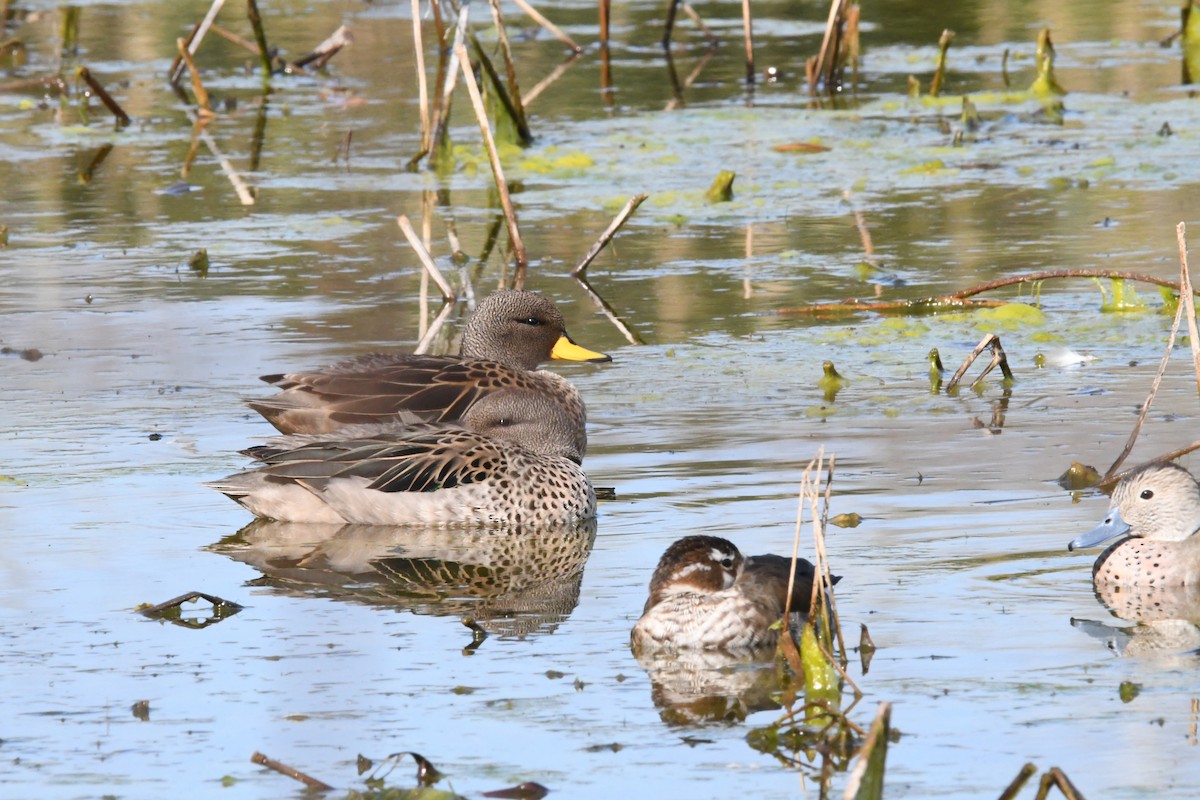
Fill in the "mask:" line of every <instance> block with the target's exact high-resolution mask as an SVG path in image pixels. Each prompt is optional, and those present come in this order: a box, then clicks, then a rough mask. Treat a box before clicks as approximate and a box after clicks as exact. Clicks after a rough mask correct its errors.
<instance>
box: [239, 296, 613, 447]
mask: <svg viewBox="0 0 1200 800" xmlns="http://www.w3.org/2000/svg"><path fill="white" fill-rule="evenodd" d="M551 358H554V359H565V360H571V361H591V362H604V361H611V360H612V358H611V357H610V356H607V355H605V354H603V353H597V352H594V351H592V350H588V349H586V348H584V347H580V346H579V345H577V344H575V342H573V341H572V340H571V338H570V337H569V336H568V335H567V332H566V323H565V322H564V320H563V316H562V313H561V312H560V311H559V310H558V308H557V307H556V306H555V305H554V303H553V302H551V301H550V300H548V299H546V298H545V297H542V296H541V295H538V294H533V293H531V292H524V291H511V290H510V291H500V292H496V293H495V294H492V295H490V296H489V297H487V298H486V299H485V300H483V301H482V302H481V303H480V304H479V306H478V308H476V310H475V313H474V314H472V315H471V318H470V319H469V320H468V321H467V325H466V328H465V329H464V331H463V337H462V347H461V350H460V353H459V355H457V356H433V355H414V354H411V353H370V354H367V355H362V356H357V357H355V358H350V359H347V360H345V361H341V362H338V363H337V364H333V365H331V366H328V367H323V368H320V369H316V370H311V371H307V372H291V373H283V374H277V375H264V376H263V377H262V380H264V381H266V382H267V383H269V384H271V385H273V386H275V387H277V388H278V389H280V390H281V391H280V392H279V393H278V394H276V395H274V396H272V397H268V398H263V399H253V400H248V401H247V404H248V405H249V406H250V407H251V408H253V409H254V410H255V411H257V412H258V413H260V414H262V415H263V417H265V418H266V420H267V421H268V422H270V423H271V424H272V425H274V426H275V428H276V429H277V430H279V431H280V432H281V433H285V434H293V433H303V434H321V433H332V432H334V431H337V430H340V429H342V428H344V427H346V426H350V425H358V424H365V423H386V422H393V421H395V420H396V419H398V418H399V417H400V416H401V415H405V414H407V415H413V416H415V417H419V418H420V419H423V420H425V421H428V422H452V421H455V420H459V419H461V418H462V417H463V415H464V414H466V413H467V411H468V409H470V408H471V407H472V406H473V405H474V404H475V403H477V402H479V400H480V399H481V398H483V397H485V396H487V395H488V394H491V393H494V392H498V391H503V390H507V389H520V390H524V391H527V392H532V393H540V394H542V395H544V396H546V397H548V398H551V399H552V400H554V401H555V402H556V403H558V404H559V405H560V406H561V407H562V408H563V409H564V410H565V411H566V412H567V413H568V414H569V415H570V417H571V419H572V420H573V421H574V427H575V429H576V442H575V446H576V449H577V450H578V451H579V453H580V455H581V456H582V454H583V453H584V452H586V450H587V435H586V433H585V431H584V423H585V421H586V409H585V407H584V403H583V399H582V398H581V397H580V395H579V392H578V391H577V390H576V389H575V387H574V386H572V385H571V384H570V383H569V382H567V381H566V380H565V379H564V378H562V377H561V376H559V375H556V374H554V373H552V372H547V371H545V370H538V366H539V365H540V364H542V363H543V362H545V361H547V360H549V359H551Z"/></svg>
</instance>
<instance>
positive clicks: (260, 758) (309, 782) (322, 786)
mask: <svg viewBox="0 0 1200 800" xmlns="http://www.w3.org/2000/svg"><path fill="white" fill-rule="evenodd" d="M250 763H252V764H261V765H262V766H264V767H266V768H267V769H273V770H275V771H276V772H278V773H279V774H281V775H287V776H288V777H289V778H295V779H296V780H298V781H300V782H301V783H303V784H304V785H305V786H307V787H308V788H309V789H311V790H313V791H317V792H332V791H333V787H332V786H330V785H329V784H328V783H325V782H324V781H319V780H317V779H316V778H314V777H312V776H311V775H305V774H304V773H303V772H301V771H300V770H298V769H296V768H295V767H289V766H288V765H287V764H284V763H283V762H281V761H276V760H275V759H273V758H268V757H267V756H265V755H263V754H262V753H258V752H256V753H255V754H254V755H252V756H250Z"/></svg>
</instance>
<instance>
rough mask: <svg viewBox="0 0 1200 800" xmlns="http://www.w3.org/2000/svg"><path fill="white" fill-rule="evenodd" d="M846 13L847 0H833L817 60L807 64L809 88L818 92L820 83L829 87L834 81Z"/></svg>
mask: <svg viewBox="0 0 1200 800" xmlns="http://www.w3.org/2000/svg"><path fill="white" fill-rule="evenodd" d="M845 14H846V0H832V2H830V4H829V16H828V17H827V18H826V19H825V35H824V37H822V39H821V49H820V50H819V51H817V60H816V61H813V62H810V63H809V64H808V65H806V68H807V71H808V73H809V75H808V79H809V80H808V90H809V92H810V93H812V94H816V92H817V88H818V85H821V86H826V87H828V86H829V85H830V84H831V83H833V71H834V65H835V63H836V61H837V57H836V55H835V54H836V53H837V48H838V40H839V39H840V38H841V27H842V20H843V18H844V17H845Z"/></svg>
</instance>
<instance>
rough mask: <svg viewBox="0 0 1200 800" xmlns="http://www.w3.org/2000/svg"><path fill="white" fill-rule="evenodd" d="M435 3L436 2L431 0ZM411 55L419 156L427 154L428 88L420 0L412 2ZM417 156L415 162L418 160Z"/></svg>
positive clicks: (436, 0)
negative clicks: (417, 107) (418, 119)
mask: <svg viewBox="0 0 1200 800" xmlns="http://www.w3.org/2000/svg"><path fill="white" fill-rule="evenodd" d="M431 1H432V2H434V3H436V2H438V0H431ZM412 24H413V53H414V55H415V56H416V59H417V96H418V97H419V98H420V107H421V154H422V155H424V154H425V153H428V152H429V141H430V140H429V136H430V129H429V86H428V82H427V81H426V78H425V43H424V41H423V40H422V36H421V0H412ZM420 158H421V157H420V156H417V160H418V161H419V160H420Z"/></svg>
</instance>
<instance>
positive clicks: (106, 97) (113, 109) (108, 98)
mask: <svg viewBox="0 0 1200 800" xmlns="http://www.w3.org/2000/svg"><path fill="white" fill-rule="evenodd" d="M75 74H76V75H78V76H79V77H80V79H82V80H83V82H84V83H86V84H87V85H88V88H89V89H91V90H92V93H93V94H94V95H96V97H99V98H100V102H101V103H104V107H105V108H107V109H108V110H109V113H111V114H112V115H113V116H114V117H116V118H117V123H118V124H119V125H120V126H121V127H124V126H126V125H128V124H129V123H130V122H131V120H130V119H129V115H128V114H126V113H125V110H124V109H123V108H121V106H120V104H119V103H117V101H116V100H114V99H113V98H112V95H110V94H109V93H108V92H107V91H105V89H104V87H103V86H101V85H100V81H98V80H96V79H95V78H94V77H92V72H91V70H89V69H88V68H87V67H80V68H79V69H78V70H76V73H75Z"/></svg>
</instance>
